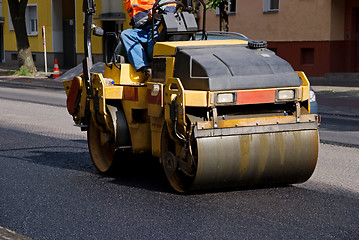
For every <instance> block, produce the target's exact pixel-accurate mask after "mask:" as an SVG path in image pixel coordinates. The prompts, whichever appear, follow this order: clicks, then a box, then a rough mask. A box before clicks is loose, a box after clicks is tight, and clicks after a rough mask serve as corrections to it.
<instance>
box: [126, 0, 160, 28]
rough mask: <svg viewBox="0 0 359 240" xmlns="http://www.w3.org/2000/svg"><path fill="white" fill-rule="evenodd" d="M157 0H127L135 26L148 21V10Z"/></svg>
mask: <svg viewBox="0 0 359 240" xmlns="http://www.w3.org/2000/svg"><path fill="white" fill-rule="evenodd" d="M155 2H156V0H127V1H126V2H125V3H126V10H127V12H128V14H129V15H130V18H131V21H133V24H134V26H135V27H137V26H138V25H142V24H143V23H144V22H146V21H147V12H148V11H149V10H150V9H152V7H153V5H154V4H155Z"/></svg>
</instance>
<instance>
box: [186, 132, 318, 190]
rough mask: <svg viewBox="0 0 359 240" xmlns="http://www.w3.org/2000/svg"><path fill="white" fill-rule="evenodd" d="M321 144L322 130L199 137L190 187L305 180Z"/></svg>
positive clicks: (205, 187) (314, 163)
mask: <svg viewBox="0 0 359 240" xmlns="http://www.w3.org/2000/svg"><path fill="white" fill-rule="evenodd" d="M318 147H319V135H318V130H300V131H286V132H274V133H260V134H245V135H233V136H217V137H203V138H197V148H198V165H197V167H198V168H197V173H196V176H195V179H194V180H193V183H192V185H191V186H190V187H189V188H190V189H191V190H197V189H208V188H222V187H235V186H241V185H252V184H292V183H301V182H304V181H306V180H308V179H309V178H310V176H311V175H312V173H313V171H314V169H315V166H316V163H317V158H318Z"/></svg>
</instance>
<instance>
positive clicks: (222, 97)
mask: <svg viewBox="0 0 359 240" xmlns="http://www.w3.org/2000/svg"><path fill="white" fill-rule="evenodd" d="M216 102H217V103H218V104H226V103H234V93H218V94H217V98H216Z"/></svg>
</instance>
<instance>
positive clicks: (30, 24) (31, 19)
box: [9, 4, 38, 36]
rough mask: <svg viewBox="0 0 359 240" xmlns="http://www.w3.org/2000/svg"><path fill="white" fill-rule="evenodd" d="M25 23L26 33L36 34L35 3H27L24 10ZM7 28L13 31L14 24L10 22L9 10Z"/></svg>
mask: <svg viewBox="0 0 359 240" xmlns="http://www.w3.org/2000/svg"><path fill="white" fill-rule="evenodd" d="M25 23H26V31H27V35H29V36H35V35H37V34H38V24H37V4H28V5H27V7H26V11H25ZM9 29H10V30H11V31H14V25H13V24H12V20H11V15H10V11H9Z"/></svg>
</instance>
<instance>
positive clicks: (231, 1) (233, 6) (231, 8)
mask: <svg viewBox="0 0 359 240" xmlns="http://www.w3.org/2000/svg"><path fill="white" fill-rule="evenodd" d="M236 12H237V0H228V14H235V13H236ZM216 15H219V7H216Z"/></svg>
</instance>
